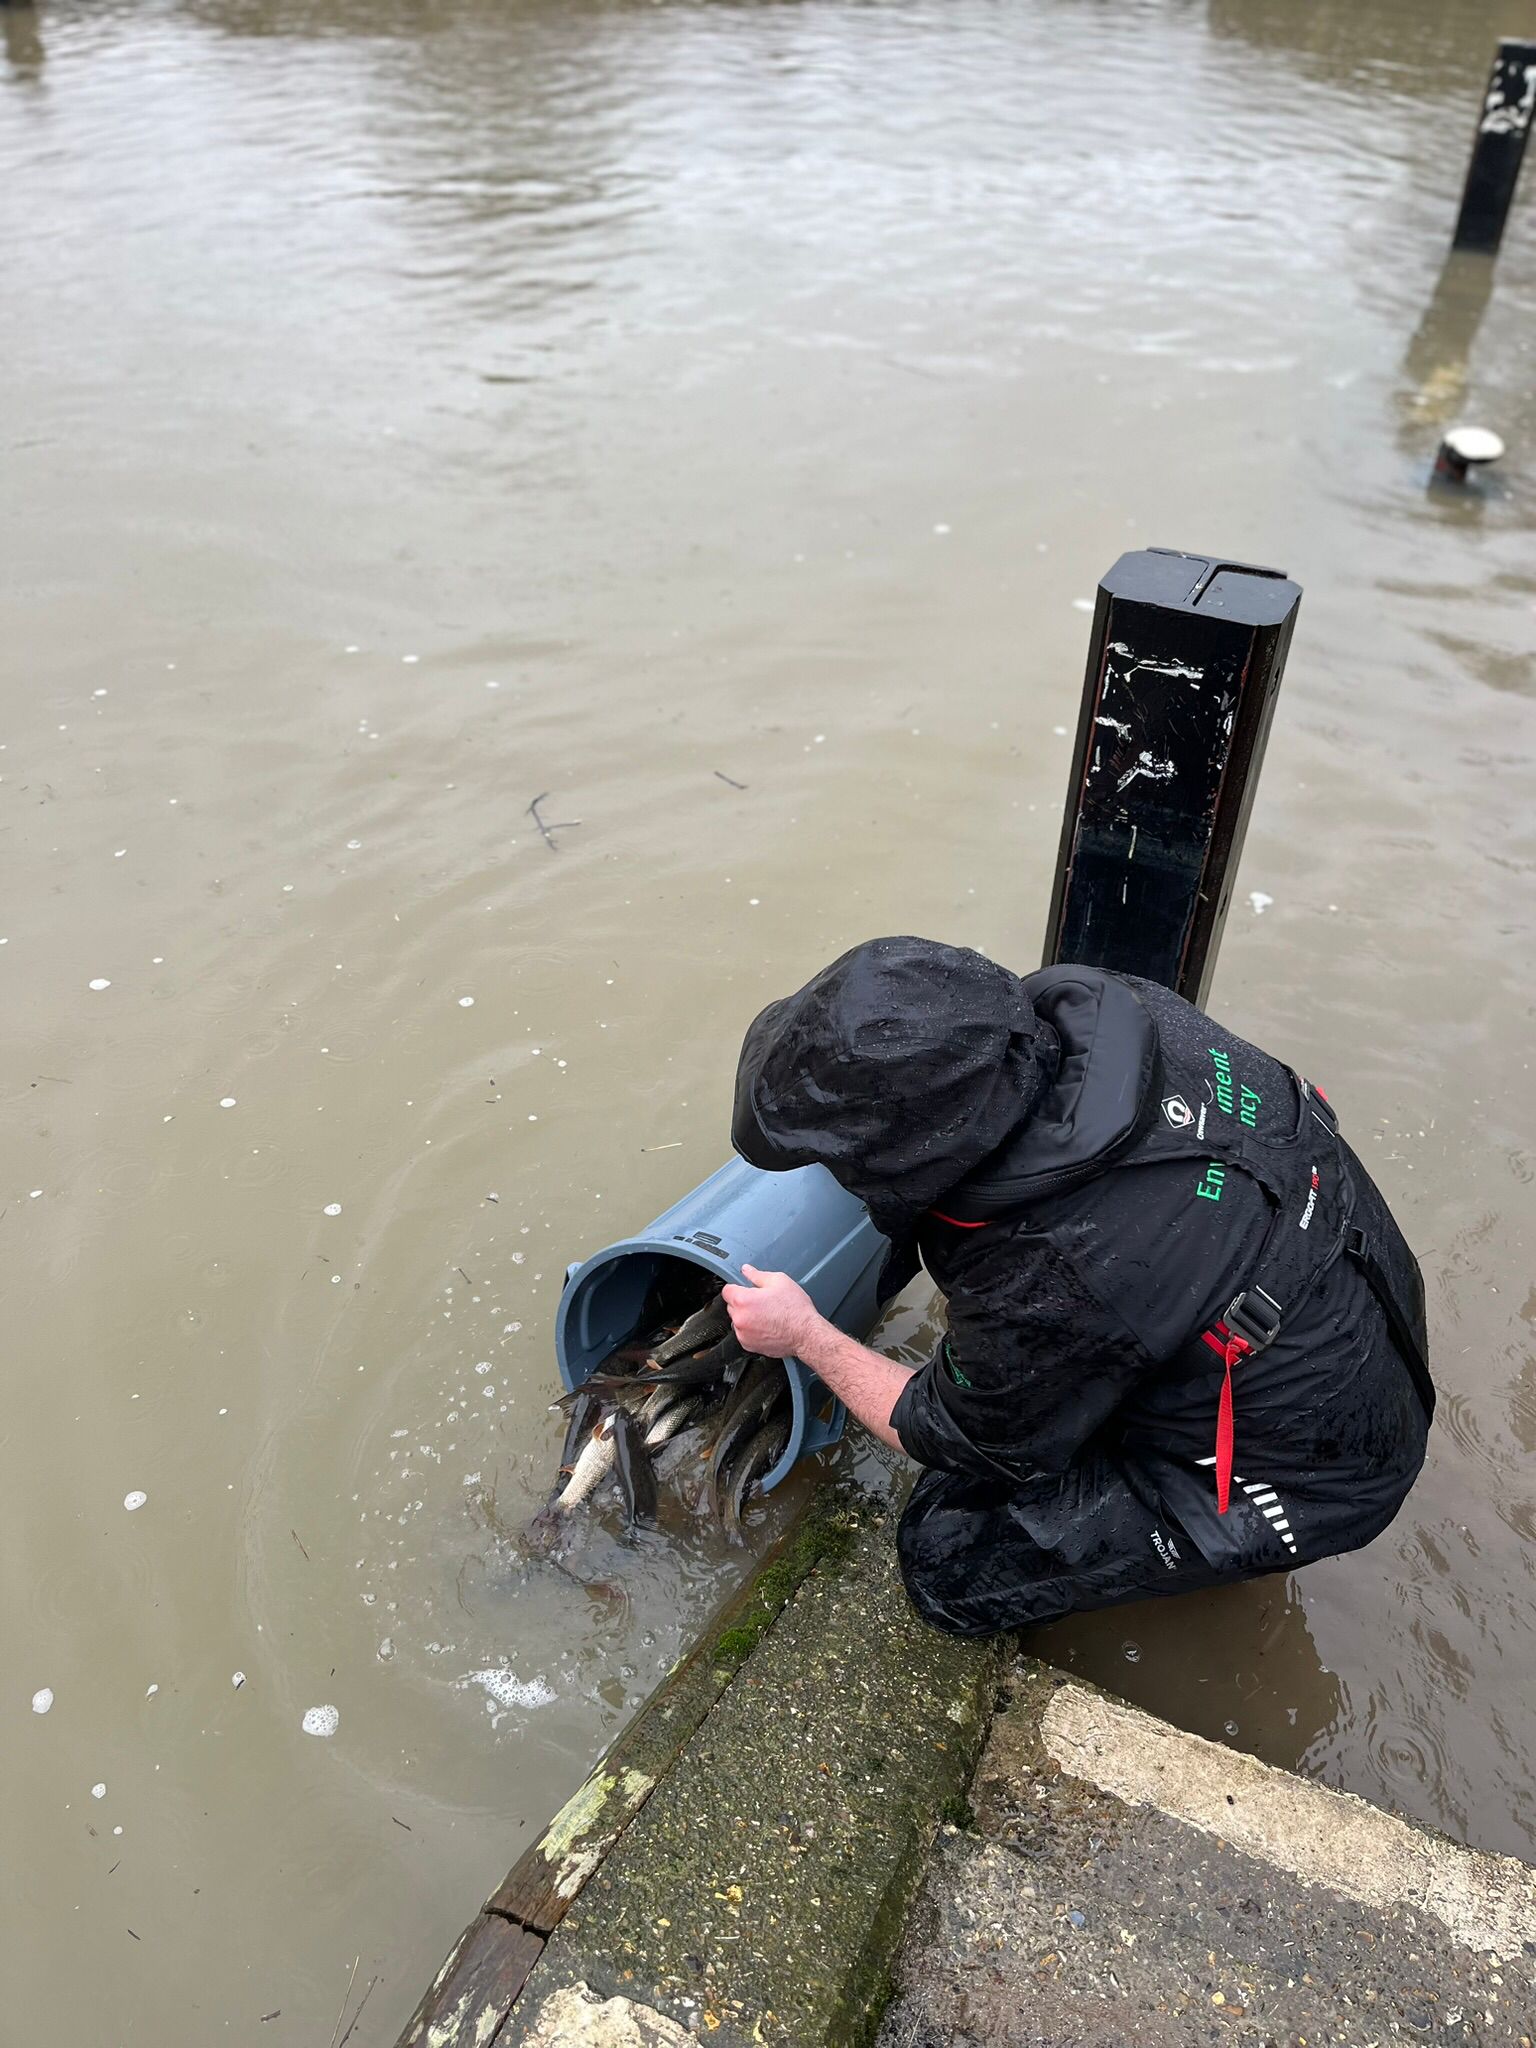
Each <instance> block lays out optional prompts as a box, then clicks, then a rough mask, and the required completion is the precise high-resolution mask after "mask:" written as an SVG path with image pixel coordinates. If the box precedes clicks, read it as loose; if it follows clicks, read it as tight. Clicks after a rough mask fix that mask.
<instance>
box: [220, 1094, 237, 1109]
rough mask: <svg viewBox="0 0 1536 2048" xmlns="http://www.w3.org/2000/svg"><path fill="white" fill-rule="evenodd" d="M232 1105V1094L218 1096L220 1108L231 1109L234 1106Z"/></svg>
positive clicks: (233, 1103) (233, 1099)
mask: <svg viewBox="0 0 1536 2048" xmlns="http://www.w3.org/2000/svg"><path fill="white" fill-rule="evenodd" d="M234 1106H235V1098H234V1096H233V1095H222V1096H220V1098H219V1107H220V1109H233V1108H234Z"/></svg>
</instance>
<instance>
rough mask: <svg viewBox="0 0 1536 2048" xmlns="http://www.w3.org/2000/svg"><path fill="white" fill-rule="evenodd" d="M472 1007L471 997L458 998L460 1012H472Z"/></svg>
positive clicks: (473, 1003)
mask: <svg viewBox="0 0 1536 2048" xmlns="http://www.w3.org/2000/svg"><path fill="white" fill-rule="evenodd" d="M474 1007H475V999H474V997H473V996H460V997H459V1008H460V1009H461V1010H472V1009H473V1008H474Z"/></svg>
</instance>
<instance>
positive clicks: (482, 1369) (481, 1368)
mask: <svg viewBox="0 0 1536 2048" xmlns="http://www.w3.org/2000/svg"><path fill="white" fill-rule="evenodd" d="M490 1369H491V1361H490V1360H489V1359H488V1358H482V1359H481V1360H480V1362H479V1364H478V1365H476V1367H475V1371H476V1372H479V1373H487V1372H489V1371H490Z"/></svg>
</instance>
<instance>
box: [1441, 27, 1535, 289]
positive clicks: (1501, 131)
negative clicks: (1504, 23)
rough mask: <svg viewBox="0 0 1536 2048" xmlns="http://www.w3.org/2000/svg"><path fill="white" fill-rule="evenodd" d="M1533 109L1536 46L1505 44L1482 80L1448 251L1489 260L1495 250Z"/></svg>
mask: <svg viewBox="0 0 1536 2048" xmlns="http://www.w3.org/2000/svg"><path fill="white" fill-rule="evenodd" d="M1533 108H1536V43H1526V42H1513V41H1510V40H1509V39H1507V38H1506V39H1505V40H1504V41H1502V42H1501V43H1500V44H1499V47H1498V51H1497V53H1496V55H1495V56H1494V60H1493V70H1492V71H1491V72H1490V73H1489V75H1488V90H1487V92H1486V93H1485V94H1484V97H1483V109H1482V112H1481V114H1480V115H1479V116H1478V122H1477V134H1476V136H1475V137H1474V139H1473V143H1472V161H1471V163H1470V164H1468V166H1467V183H1466V188H1465V190H1464V191H1463V192H1462V195H1461V215H1460V218H1459V219H1458V220H1457V222H1456V234H1455V237H1454V239H1453V241H1452V244H1451V246H1452V247H1453V248H1456V249H1482V250H1485V251H1487V252H1488V253H1489V254H1492V252H1493V251H1494V250H1495V249H1497V248H1498V246H1499V242H1500V240H1501V239H1502V237H1503V234H1504V222H1505V220H1506V219H1507V218H1508V216H1509V203H1510V201H1511V200H1512V199H1513V198H1514V196H1515V181H1516V179H1517V178H1518V177H1519V176H1520V160H1521V158H1522V157H1523V156H1524V155H1525V139H1526V137H1527V136H1528V135H1529V134H1530V132H1531V112H1532V109H1533Z"/></svg>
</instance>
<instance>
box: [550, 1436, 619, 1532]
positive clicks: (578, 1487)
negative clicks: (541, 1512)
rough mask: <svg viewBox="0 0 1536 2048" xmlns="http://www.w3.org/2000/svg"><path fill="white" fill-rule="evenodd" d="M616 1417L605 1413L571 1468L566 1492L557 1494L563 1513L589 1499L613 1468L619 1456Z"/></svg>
mask: <svg viewBox="0 0 1536 2048" xmlns="http://www.w3.org/2000/svg"><path fill="white" fill-rule="evenodd" d="M613 1423H614V1418H613V1416H612V1415H605V1416H604V1417H603V1419H602V1421H601V1422H600V1423H599V1424H598V1425H597V1427H596V1429H594V1430H593V1432H592V1434H591V1435H590V1436H589V1437H588V1438H587V1441H586V1445H585V1447H584V1448H583V1450H582V1453H581V1455H580V1457H579V1458H578V1459H577V1460H576V1463H575V1465H574V1466H573V1467H572V1469H571V1476H570V1478H569V1479H568V1480H567V1481H566V1484H565V1488H564V1491H563V1492H561V1493H560V1494H558V1495H557V1496H556V1499H555V1506H556V1507H557V1508H559V1510H560V1511H561V1513H562V1514H569V1513H570V1511H571V1509H572V1508H578V1507H580V1506H581V1503H582V1502H583V1501H584V1500H589V1499H590V1498H591V1496H592V1495H593V1494H594V1493H596V1491H597V1489H598V1488H599V1486H601V1485H602V1483H603V1481H604V1480H605V1479H606V1478H607V1477H608V1474H609V1473H610V1472H611V1471H612V1470H613V1467H614V1463H615V1461H616V1459H617V1457H618V1445H617V1444H616V1443H615V1442H614V1433H613Z"/></svg>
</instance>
